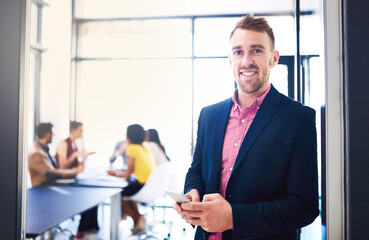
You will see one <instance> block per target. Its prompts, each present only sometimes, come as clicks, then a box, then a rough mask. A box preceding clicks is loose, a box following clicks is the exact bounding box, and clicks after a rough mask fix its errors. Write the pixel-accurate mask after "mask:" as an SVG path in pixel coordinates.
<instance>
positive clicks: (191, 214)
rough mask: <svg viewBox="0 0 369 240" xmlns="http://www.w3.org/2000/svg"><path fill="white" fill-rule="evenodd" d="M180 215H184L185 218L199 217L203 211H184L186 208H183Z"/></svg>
mask: <svg viewBox="0 0 369 240" xmlns="http://www.w3.org/2000/svg"><path fill="white" fill-rule="evenodd" d="M182 215H184V216H185V217H187V218H201V217H202V216H203V213H202V212H199V211H186V210H184V211H183V212H182Z"/></svg>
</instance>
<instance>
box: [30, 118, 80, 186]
mask: <svg viewBox="0 0 369 240" xmlns="http://www.w3.org/2000/svg"><path fill="white" fill-rule="evenodd" d="M52 128H53V124H51V123H40V124H39V125H38V126H37V128H36V135H37V141H36V143H35V146H34V150H33V151H32V152H31V153H30V154H29V156H28V169H29V173H30V175H31V182H32V186H34V187H35V186H38V185H41V184H43V183H47V182H49V181H52V180H54V179H58V178H73V177H75V176H77V174H78V173H80V172H82V171H83V169H84V167H83V164H77V165H76V166H75V167H73V168H71V169H57V168H56V164H55V161H54V159H53V158H52V157H51V155H50V153H49V147H48V145H49V144H50V143H51V142H52V139H53V131H52Z"/></svg>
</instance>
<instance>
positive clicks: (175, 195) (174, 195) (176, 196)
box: [165, 190, 191, 204]
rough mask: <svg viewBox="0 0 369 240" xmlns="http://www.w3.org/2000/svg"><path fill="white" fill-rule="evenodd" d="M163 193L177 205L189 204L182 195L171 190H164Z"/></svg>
mask: <svg viewBox="0 0 369 240" xmlns="http://www.w3.org/2000/svg"><path fill="white" fill-rule="evenodd" d="M165 193H166V194H168V195H169V197H171V198H172V199H173V200H174V201H176V202H177V203H179V204H181V203H187V202H191V201H190V200H189V199H188V198H187V197H186V196H185V195H184V194H183V193H180V192H176V191H172V190H166V191H165Z"/></svg>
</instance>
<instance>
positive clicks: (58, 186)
mask: <svg viewBox="0 0 369 240" xmlns="http://www.w3.org/2000/svg"><path fill="white" fill-rule="evenodd" d="M126 185H127V182H126V181H123V180H119V179H117V181H111V179H109V176H108V177H105V178H98V177H93V178H88V179H69V180H68V179H60V180H59V181H55V182H51V183H50V184H48V185H43V186H39V187H34V188H30V189H28V190H27V215H26V216H27V217H26V218H27V224H26V237H27V238H35V237H37V236H39V235H41V234H43V233H44V232H46V231H49V230H50V229H52V228H53V227H56V226H57V225H58V224H60V223H61V222H63V221H64V220H66V219H68V218H71V217H73V216H74V215H76V214H79V213H81V212H84V211H86V210H88V209H90V208H92V207H94V206H96V205H98V204H100V203H102V202H103V201H104V200H105V199H107V198H110V199H111V206H110V211H111V215H110V219H111V222H110V239H112V240H116V239H118V236H119V222H120V220H121V203H120V199H121V197H120V193H121V191H122V188H123V187H125V186H126Z"/></svg>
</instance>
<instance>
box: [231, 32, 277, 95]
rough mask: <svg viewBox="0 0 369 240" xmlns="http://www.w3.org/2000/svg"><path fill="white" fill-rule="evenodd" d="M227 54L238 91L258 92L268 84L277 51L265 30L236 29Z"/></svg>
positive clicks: (275, 61)
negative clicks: (230, 50) (229, 51)
mask: <svg viewBox="0 0 369 240" xmlns="http://www.w3.org/2000/svg"><path fill="white" fill-rule="evenodd" d="M231 49H232V52H231V54H230V55H229V56H228V57H229V61H230V64H231V66H232V71H233V75H234V77H235V79H236V82H237V85H238V89H239V91H242V92H244V93H245V94H253V93H256V94H259V93H262V91H265V88H266V86H268V84H269V75H270V70H271V69H272V68H273V67H274V66H275V65H276V64H277V63H278V59H279V53H278V51H273V50H272V49H271V40H270V39H269V36H268V34H267V33H266V32H257V31H253V30H244V29H240V28H239V29H236V31H235V32H234V34H233V36H232V38H231Z"/></svg>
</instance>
